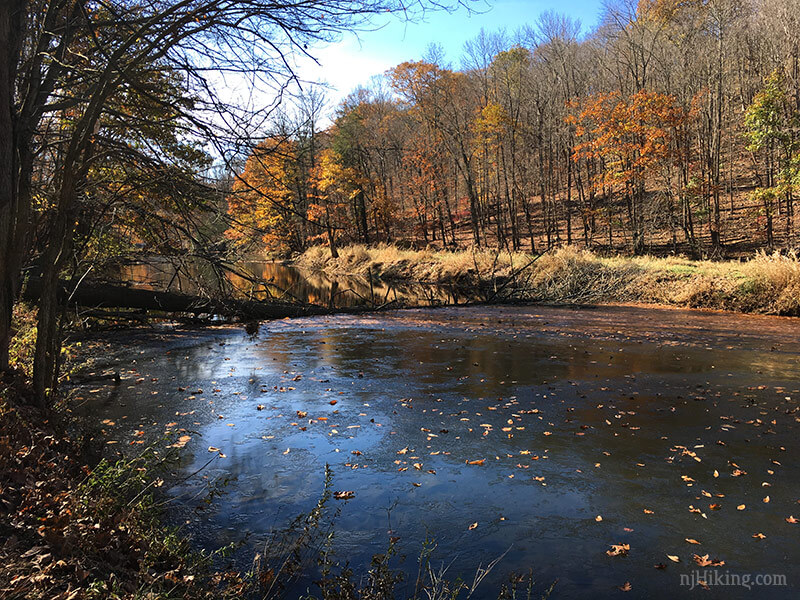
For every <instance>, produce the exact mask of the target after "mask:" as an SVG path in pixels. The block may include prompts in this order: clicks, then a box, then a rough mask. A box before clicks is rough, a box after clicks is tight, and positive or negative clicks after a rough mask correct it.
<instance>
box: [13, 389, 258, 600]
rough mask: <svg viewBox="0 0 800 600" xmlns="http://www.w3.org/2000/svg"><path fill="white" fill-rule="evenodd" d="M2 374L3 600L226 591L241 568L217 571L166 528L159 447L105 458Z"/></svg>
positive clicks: (235, 584) (235, 588) (163, 459)
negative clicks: (161, 505) (159, 497)
mask: <svg viewBox="0 0 800 600" xmlns="http://www.w3.org/2000/svg"><path fill="white" fill-rule="evenodd" d="M28 395H29V388H28V386H27V385H26V384H25V383H24V382H22V380H21V378H14V379H12V380H11V381H9V377H6V379H5V381H2V382H0V539H2V540H3V541H2V545H0V598H4V599H6V598H8V599H23V598H25V599H28V598H47V599H49V600H80V599H89V598H113V599H118V598H227V597H233V596H237V595H238V594H239V589H240V588H241V586H242V580H241V579H239V578H238V576H235V575H232V574H226V573H217V572H213V570H212V568H211V565H212V562H211V557H210V556H209V555H205V554H199V553H197V552H195V551H194V550H193V549H192V548H191V546H190V544H189V542H188V541H187V540H186V539H185V538H184V537H183V536H181V535H179V533H178V531H177V530H176V529H174V528H169V527H166V526H165V525H164V524H163V523H162V521H161V518H160V513H161V511H160V508H159V505H158V502H157V499H156V496H155V494H154V492H155V491H156V489H155V488H156V487H158V486H159V485H160V484H161V485H163V479H160V475H159V472H160V467H161V466H163V465H165V464H166V463H167V461H168V457H167V456H166V455H164V454H163V453H162V454H159V453H158V452H157V451H153V450H152V449H148V451H146V452H143V453H141V454H139V455H138V456H137V457H136V458H134V459H127V460H119V461H107V460H101V459H99V456H100V453H99V452H98V449H97V448H92V446H93V444H92V443H91V442H90V441H89V440H88V438H89V436H88V435H85V434H81V433H78V432H72V433H71V434H70V433H67V432H68V431H72V428H71V427H70V426H69V425H68V422H67V421H68V420H67V419H66V418H65V415H64V414H59V413H58V412H47V413H44V412H40V411H39V410H37V409H34V408H32V407H31V406H30V405H29V403H28V402H27V401H26V399H27V397H28Z"/></svg>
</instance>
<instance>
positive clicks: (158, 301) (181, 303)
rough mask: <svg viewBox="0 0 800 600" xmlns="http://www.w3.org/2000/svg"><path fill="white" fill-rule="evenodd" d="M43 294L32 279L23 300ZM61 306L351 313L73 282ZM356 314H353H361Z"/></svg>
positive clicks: (62, 288)
mask: <svg viewBox="0 0 800 600" xmlns="http://www.w3.org/2000/svg"><path fill="white" fill-rule="evenodd" d="M41 290H42V283H41V280H40V279H39V278H37V277H31V278H29V279H28V281H27V283H26V284H25V288H24V290H23V293H22V297H23V298H24V299H25V300H28V301H32V302H35V301H36V300H38V299H39V296H40V294H41ZM58 297H59V302H61V303H62V304H69V305H74V306H83V307H87V308H93V309H100V308H133V309H141V310H151V311H160V312H168V313H191V314H195V315H200V314H208V315H220V316H224V317H237V318H240V319H256V320H258V319H261V320H268V319H283V318H285V317H306V316H312V315H325V314H331V313H333V312H350V311H341V310H333V309H329V308H325V307H322V306H315V305H312V304H294V303H290V302H280V301H264V302H257V301H253V300H237V299H234V298H226V299H224V300H223V299H214V298H203V297H201V296H192V295H189V294H183V293H178V292H162V291H157V290H148V289H142V288H132V287H126V286H121V285H112V284H108V283H97V282H86V281H83V282H81V283H80V284H77V287H76V284H75V283H73V282H70V281H61V282H59V290H58ZM362 310H365V309H361V310H353V311H352V312H361V311H362Z"/></svg>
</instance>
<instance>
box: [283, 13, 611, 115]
mask: <svg viewBox="0 0 800 600" xmlns="http://www.w3.org/2000/svg"><path fill="white" fill-rule="evenodd" d="M601 6H602V1H601V0H560V1H559V0H478V1H477V2H475V8H476V11H477V12H473V13H469V12H468V11H466V10H465V9H459V10H457V11H456V12H454V13H446V12H430V13H428V14H427V16H426V17H425V19H424V21H423V22H416V23H405V22H403V21H402V20H401V19H399V18H398V17H387V18H384V19H383V20H382V21H376V25H384V26H383V27H381V28H380V29H378V30H377V31H364V32H360V33H359V34H358V35H357V37H356V36H355V35H352V34H347V35H345V36H344V38H343V39H342V40H341V41H340V42H338V43H336V44H331V45H328V46H326V47H319V48H315V49H312V50H311V52H312V54H313V55H314V56H315V57H316V58H317V59H318V61H319V63H320V65H319V66H317V65H314V64H313V63H312V62H311V61H309V60H299V61H298V63H297V70H298V73H299V75H300V76H301V77H302V78H303V79H306V80H309V81H317V80H324V81H326V82H327V83H328V84H329V85H330V86H331V88H332V89H331V90H330V92H329V100H330V103H331V104H332V105H336V104H337V103H338V102H339V100H341V99H342V98H343V97H344V96H346V95H347V94H348V93H349V92H350V91H352V90H353V89H354V88H356V87H357V86H358V85H359V84H363V83H366V82H367V81H369V79H370V77H372V76H374V75H379V74H381V73H383V72H384V71H386V70H387V69H389V68H391V67H393V66H395V65H397V64H399V63H401V62H403V61H405V60H419V59H420V58H422V56H423V54H424V53H425V51H426V49H427V47H428V45H429V44H431V43H437V44H440V45H441V46H442V47H443V48H444V50H445V54H446V59H447V61H448V62H450V63H451V64H452V65H453V66H455V67H457V66H458V65H459V64H460V58H461V54H462V48H463V46H464V42H466V41H467V40H470V39H473V38H474V37H475V36H476V35H478V33H479V32H480V30H481V28H483V29H485V30H486V31H489V32H493V31H497V30H499V29H502V28H505V29H506V30H507V31H508V32H509V33H512V32H513V31H514V30H516V29H517V28H519V27H522V26H524V25H526V24H533V23H535V21H536V19H537V18H538V17H539V15H540V14H541V13H543V12H545V11H548V10H552V11H555V12H559V13H562V14H566V15H568V16H570V17H572V18H576V19H579V20H580V21H581V23H582V24H583V26H584V30H585V31H586V30H589V29H592V28H593V27H594V26H595V25H596V24H597V21H598V19H599V14H600V10H601Z"/></svg>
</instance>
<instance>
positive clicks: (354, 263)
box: [296, 244, 800, 316]
mask: <svg viewBox="0 0 800 600" xmlns="http://www.w3.org/2000/svg"><path fill="white" fill-rule="evenodd" d="M533 258H534V257H533V256H530V255H527V254H523V253H509V252H498V251H496V250H492V249H474V250H472V249H470V250H461V251H455V252H448V251H432V250H401V249H399V248H397V247H395V246H391V245H387V244H379V245H376V246H370V247H366V246H361V245H355V246H348V247H345V248H342V249H341V250H340V251H339V258H338V259H331V258H330V253H329V251H328V249H327V248H325V247H314V248H310V249H309V250H308V251H306V253H305V254H303V255H302V256H301V257H300V258H299V259H298V261H297V263H296V264H297V265H298V266H300V267H301V268H306V269H311V270H321V271H325V272H326V273H328V274H332V275H359V276H372V277H376V278H381V279H384V280H386V281H407V282H410V281H415V282H428V283H439V284H457V285H461V286H464V287H466V288H468V287H471V286H478V287H481V286H482V287H483V288H485V287H486V286H487V283H491V284H493V286H494V288H495V289H498V283H499V284H500V286H499V287H500V288H502V289H503V293H502V295H500V296H498V297H494V299H495V300H497V301H534V302H544V303H569V304H575V303H586V304H599V303H612V302H644V303H654V304H668V305H673V306H686V307H695V308H711V309H722V310H732V311H739V312H752V313H762V314H776V315H793V316H800V258H798V256H797V255H796V254H794V253H791V254H788V255H779V254H772V255H768V254H764V253H760V254H758V255H756V256H754V257H753V258H752V259H750V260H748V261H746V262H739V261H719V262H712V261H692V260H688V259H685V258H680V257H669V258H655V257H647V256H646V257H602V256H598V255H596V254H594V253H592V252H590V251H587V250H582V249H578V248H575V247H565V248H560V249H558V250H555V251H552V252H549V253H546V254H544V255H542V256H541V257H539V258H538V260H536V261H535V262H534V263H533V264H531V265H530V266H529V268H526V269H523V268H522V267H524V266H525V265H528V264H529V263H530V262H531V260H533ZM509 279H513V281H511V282H510V284H509V285H507V286H505V287H503V286H502V284H503V283H504V282H507V281H509Z"/></svg>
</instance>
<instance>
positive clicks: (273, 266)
mask: <svg viewBox="0 0 800 600" xmlns="http://www.w3.org/2000/svg"><path fill="white" fill-rule="evenodd" d="M115 277H118V278H119V279H120V280H121V281H126V282H130V283H131V285H133V286H136V287H143V288H147V289H156V290H164V291H178V292H182V293H187V294H196V293H203V294H209V295H214V294H216V293H219V292H220V291H225V292H229V291H230V292H233V293H234V295H235V296H237V297H239V298H246V299H255V300H269V299H277V300H284V301H298V302H304V303H308V304H317V305H321V306H330V307H340V308H341V307H352V306H364V305H377V306H380V305H385V304H387V303H390V302H394V303H398V304H400V305H403V306H436V305H442V304H446V305H451V304H459V303H463V302H466V301H468V300H471V299H474V298H473V297H471V296H470V295H469V294H468V293H467V292H465V291H464V290H459V289H457V288H456V287H454V286H436V285H426V284H395V283H391V284H390V283H387V282H385V281H382V280H379V279H378V280H375V279H373V280H370V279H368V278H366V277H354V276H353V277H329V276H327V275H325V274H324V273H322V272H312V271H303V270H300V269H298V268H296V267H293V266H291V265H287V264H283V263H279V262H271V261H249V262H243V263H241V264H238V265H236V266H235V267H234V268H233V271H227V272H225V273H224V274H223V275H222V276H221V277H218V276H217V274H216V273H214V272H213V271H212V270H211V269H210V267H208V266H205V267H203V266H201V265H193V266H191V267H189V268H187V267H185V266H182V267H178V266H176V265H173V264H171V263H169V262H166V261H162V262H157V261H156V262H150V263H147V264H133V265H124V266H122V267H120V268H119V269H118V271H117V272H116V273H115Z"/></svg>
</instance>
